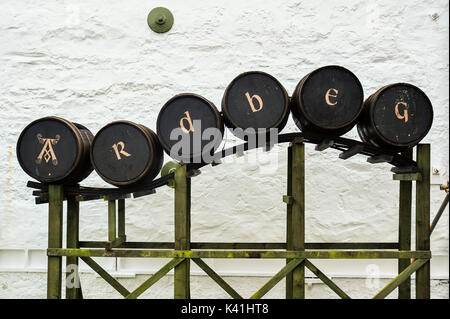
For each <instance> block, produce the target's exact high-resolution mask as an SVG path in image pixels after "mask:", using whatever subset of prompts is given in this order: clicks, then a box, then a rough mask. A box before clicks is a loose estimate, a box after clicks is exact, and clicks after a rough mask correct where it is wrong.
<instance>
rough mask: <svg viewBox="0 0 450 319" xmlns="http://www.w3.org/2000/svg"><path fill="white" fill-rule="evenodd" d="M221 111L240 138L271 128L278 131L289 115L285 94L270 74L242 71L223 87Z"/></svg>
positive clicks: (286, 95) (264, 132) (226, 121)
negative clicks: (224, 88)
mask: <svg viewBox="0 0 450 319" xmlns="http://www.w3.org/2000/svg"><path fill="white" fill-rule="evenodd" d="M222 112H223V116H224V120H225V124H226V125H227V126H228V127H229V128H231V129H232V132H233V134H234V135H235V136H237V137H239V138H241V139H247V137H248V136H252V135H255V134H261V133H263V134H268V133H269V132H270V130H271V129H277V130H278V132H280V131H281V130H282V129H283V128H284V126H285V125H286V122H287V120H288V118H289V96H288V94H287V92H286V90H285V88H284V87H283V86H282V85H281V83H280V82H279V81H278V80H277V79H275V78H274V77H273V76H271V75H270V74H267V73H264V72H259V71H250V72H245V73H242V74H240V75H238V76H237V77H236V78H235V79H234V80H233V81H231V83H230V84H229V85H228V87H227V88H226V90H225V93H224V95H223V98H222Z"/></svg>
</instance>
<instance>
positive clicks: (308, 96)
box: [291, 65, 364, 136]
mask: <svg viewBox="0 0 450 319" xmlns="http://www.w3.org/2000/svg"><path fill="white" fill-rule="evenodd" d="M363 102H364V93H363V88H362V86H361V83H360V82H359V80H358V78H357V77H356V76H355V75H354V74H353V73H352V72H351V71H349V70H347V69H346V68H343V67H341V66H337V65H330V66H324V67H321V68H319V69H317V70H314V71H312V72H311V73H309V74H307V75H306V76H305V77H304V78H303V79H302V80H300V82H299V83H298V85H297V87H296V88H295V91H294V94H293V96H292V101H291V110H292V115H293V117H294V122H295V124H296V125H297V126H298V127H299V128H300V130H302V131H303V132H305V133H307V132H309V133H321V134H326V135H328V136H339V135H342V134H345V133H346V132H348V131H350V130H351V129H352V128H353V127H354V126H355V124H356V121H357V119H358V116H359V115H360V113H361V111H362V108H363Z"/></svg>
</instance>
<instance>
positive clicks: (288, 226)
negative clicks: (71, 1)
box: [283, 146, 294, 299]
mask: <svg viewBox="0 0 450 319" xmlns="http://www.w3.org/2000/svg"><path fill="white" fill-rule="evenodd" d="M286 196H288V197H289V201H285V203H286V204H287V205H286V247H285V249H287V250H292V204H293V202H294V201H293V198H292V146H289V147H288V165H287V195H286ZM283 201H284V198H283ZM291 260H292V259H286V265H287V264H289V263H290V262H291ZM292 278H293V277H292V272H289V273H288V274H287V275H286V299H292V291H293V286H292Z"/></svg>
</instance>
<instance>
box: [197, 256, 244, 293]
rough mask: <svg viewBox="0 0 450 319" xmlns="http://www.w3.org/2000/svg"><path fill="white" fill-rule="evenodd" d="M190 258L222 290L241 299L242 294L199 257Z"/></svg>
mask: <svg viewBox="0 0 450 319" xmlns="http://www.w3.org/2000/svg"><path fill="white" fill-rule="evenodd" d="M192 260H193V261H194V262H195V263H196V264H197V265H198V266H199V267H200V268H201V269H202V270H203V271H204V272H205V273H206V274H207V275H208V276H209V277H211V279H212V280H214V281H215V282H216V283H217V284H218V285H219V286H220V287H222V289H223V290H225V291H226V292H227V293H228V294H229V295H230V296H231V297H232V298H234V299H243V298H242V296H241V295H240V294H239V293H238V292H237V291H236V290H234V289H233V287H231V286H230V285H229V284H228V283H227V282H226V281H225V280H223V278H222V277H220V276H219V275H218V274H217V273H216V272H215V271H214V270H213V269H211V267H209V266H208V264H207V263H205V262H204V261H203V260H201V259H200V258H192Z"/></svg>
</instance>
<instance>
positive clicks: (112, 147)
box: [91, 121, 164, 187]
mask: <svg viewBox="0 0 450 319" xmlns="http://www.w3.org/2000/svg"><path fill="white" fill-rule="evenodd" d="M163 160H164V158H163V151H162V147H161V145H160V144H159V141H158V137H157V136H156V133H155V132H153V131H152V130H151V129H149V128H148V127H146V126H144V125H141V124H136V123H133V122H130V121H115V122H112V123H109V124H107V125H106V126H104V127H103V128H101V129H100V131H98V133H97V134H96V135H95V138H94V140H93V142H92V147H91V161H92V165H93V166H94V168H95V171H96V172H97V173H98V175H99V176H100V177H101V178H102V179H103V180H105V181H106V182H108V183H110V184H112V185H115V186H119V187H132V186H138V185H142V184H145V183H150V182H151V181H152V180H153V179H154V178H155V177H156V176H157V175H158V174H159V171H160V170H161V167H162V164H163Z"/></svg>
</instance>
